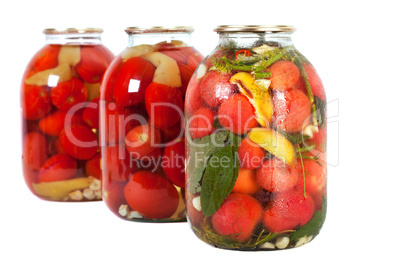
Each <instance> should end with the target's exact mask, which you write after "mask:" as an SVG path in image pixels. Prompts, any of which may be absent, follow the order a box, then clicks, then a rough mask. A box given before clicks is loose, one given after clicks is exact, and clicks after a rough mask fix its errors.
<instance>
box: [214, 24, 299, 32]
mask: <svg viewBox="0 0 402 267" xmlns="http://www.w3.org/2000/svg"><path fill="white" fill-rule="evenodd" d="M214 31H215V32H218V33H221V32H294V31H296V28H294V27H293V26H291V25H219V26H217V27H216V28H215V29H214Z"/></svg>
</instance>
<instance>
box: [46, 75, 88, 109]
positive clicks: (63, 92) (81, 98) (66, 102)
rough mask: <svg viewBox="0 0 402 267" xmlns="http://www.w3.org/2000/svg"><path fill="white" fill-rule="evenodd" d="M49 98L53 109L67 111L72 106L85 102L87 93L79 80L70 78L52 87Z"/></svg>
mask: <svg viewBox="0 0 402 267" xmlns="http://www.w3.org/2000/svg"><path fill="white" fill-rule="evenodd" d="M50 96H51V98H52V103H53V105H54V106H55V107H57V108H58V109H60V110H63V111H67V110H69V109H70V108H72V107H73V106H74V105H76V104H79V103H82V102H85V101H86V100H87V96H88V92H87V89H86V88H85V86H84V83H83V82H82V81H81V80H80V79H78V78H72V79H71V80H69V81H65V82H61V83H59V84H58V85H56V86H55V87H53V88H52V90H51V92H50Z"/></svg>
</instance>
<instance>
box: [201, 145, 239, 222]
mask: <svg viewBox="0 0 402 267" xmlns="http://www.w3.org/2000/svg"><path fill="white" fill-rule="evenodd" d="M235 179H237V176H236V177H235V176H234V158H233V147H232V146H230V145H228V146H225V147H224V148H222V149H221V150H219V151H218V152H217V153H216V154H214V155H213V156H212V157H211V158H210V159H209V160H208V164H207V167H206V170H205V173H204V177H203V179H202V188H201V208H202V211H203V212H204V215H205V217H208V216H211V215H212V214H214V213H215V212H216V211H217V210H218V209H219V208H220V206H221V205H222V202H223V200H224V199H225V198H226V197H227V196H228V194H229V193H230V191H232V189H233V185H234V182H235V181H233V180H235Z"/></svg>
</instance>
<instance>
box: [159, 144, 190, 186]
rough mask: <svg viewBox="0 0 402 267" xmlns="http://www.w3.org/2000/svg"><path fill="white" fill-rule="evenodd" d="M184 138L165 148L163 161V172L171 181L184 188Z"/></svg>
mask: <svg viewBox="0 0 402 267" xmlns="http://www.w3.org/2000/svg"><path fill="white" fill-rule="evenodd" d="M184 162H185V154H184V138H181V139H180V140H178V141H177V142H175V143H173V144H172V145H169V146H167V147H166V148H165V151H164V154H163V160H162V167H163V171H164V172H165V174H166V176H167V177H168V178H169V180H170V181H171V182H172V183H174V184H175V185H177V186H179V187H181V188H184V186H185V174H184Z"/></svg>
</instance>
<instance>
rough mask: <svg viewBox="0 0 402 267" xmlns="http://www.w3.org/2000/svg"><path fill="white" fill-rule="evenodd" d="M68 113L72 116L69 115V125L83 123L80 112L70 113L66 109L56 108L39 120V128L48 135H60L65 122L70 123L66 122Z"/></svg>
mask: <svg viewBox="0 0 402 267" xmlns="http://www.w3.org/2000/svg"><path fill="white" fill-rule="evenodd" d="M67 115H70V116H71V117H70V116H69V119H71V121H70V123H69V124H68V126H70V125H73V124H82V123H83V121H82V119H81V117H80V116H79V115H78V114H69V113H68V112H66V111H61V110H56V111H55V112H53V113H51V114H49V115H48V116H46V117H44V118H43V119H41V120H40V121H39V129H40V130H41V132H42V133H44V134H46V135H50V136H59V134H60V132H61V131H62V130H63V128H64V126H65V123H68V122H66V119H67Z"/></svg>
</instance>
